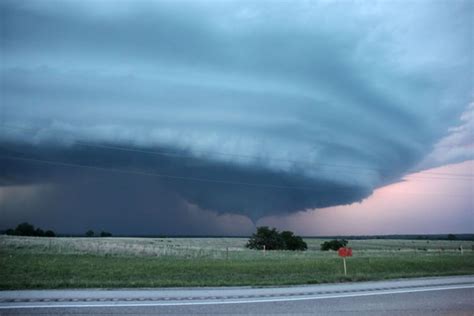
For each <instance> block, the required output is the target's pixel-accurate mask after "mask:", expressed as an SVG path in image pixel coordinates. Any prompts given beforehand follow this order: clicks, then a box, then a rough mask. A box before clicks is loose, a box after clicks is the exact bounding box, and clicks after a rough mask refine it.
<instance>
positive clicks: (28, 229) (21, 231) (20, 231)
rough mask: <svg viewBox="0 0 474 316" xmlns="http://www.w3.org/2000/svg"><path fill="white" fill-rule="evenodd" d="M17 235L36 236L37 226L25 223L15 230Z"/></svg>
mask: <svg viewBox="0 0 474 316" xmlns="http://www.w3.org/2000/svg"><path fill="white" fill-rule="evenodd" d="M15 235H18V236H36V231H35V226H33V225H31V224H30V223H27V222H24V223H21V224H19V225H18V226H17V227H16V228H15Z"/></svg>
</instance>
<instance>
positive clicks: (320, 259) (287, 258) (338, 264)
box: [0, 236, 474, 289]
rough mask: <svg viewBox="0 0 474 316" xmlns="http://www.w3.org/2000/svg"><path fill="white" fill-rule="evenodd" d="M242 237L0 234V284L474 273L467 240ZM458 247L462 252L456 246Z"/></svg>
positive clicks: (252, 281)
mask: <svg viewBox="0 0 474 316" xmlns="http://www.w3.org/2000/svg"><path fill="white" fill-rule="evenodd" d="M246 241H247V239H246V238H44V237H15V236H0V289H22V288H66V287H69V288H71V287H72V288H84V287H158V286H224V285H282V284H308V283H322V282H340V281H357V280H375V279H386V278H400V277H415V276H434V275H455V274H474V252H473V251H472V249H473V244H474V243H473V242H472V241H433V240H429V241H427V240H386V239H385V240H382V239H370V240H350V241H349V246H350V247H352V248H353V250H354V257H352V258H349V259H348V271H349V273H348V276H347V277H346V276H344V274H343V270H342V260H341V259H340V258H338V257H337V254H336V253H335V252H332V251H331V252H323V251H320V250H319V246H320V244H321V243H322V242H323V241H324V240H321V239H315V238H307V239H305V241H306V242H307V243H308V247H309V250H308V251H305V252H291V251H267V252H263V251H255V250H249V249H246V248H245V247H244V245H245V243H246ZM461 245H462V247H463V248H464V254H463V255H461V253H460V252H459V250H458V248H459V246H461Z"/></svg>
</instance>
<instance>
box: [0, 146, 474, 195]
mask: <svg viewBox="0 0 474 316" xmlns="http://www.w3.org/2000/svg"><path fill="white" fill-rule="evenodd" d="M0 159H10V160H19V161H26V162H35V163H43V164H49V165H57V166H62V167H73V168H85V169H89V170H97V171H104V172H117V173H122V174H134V175H142V176H152V177H159V178H167V179H172V180H189V181H197V182H211V183H218V184H226V185H244V186H251V187H265V188H270V189H292V190H306V191H314V192H326V191H323V190H318V189H316V188H314V187H308V186H287V185H276V184H266V183H253V182H240V181H229V180H222V179H209V178H200V177H187V176H176V175H168V174H162V173H156V172H144V171H138V170H123V169H117V168H105V167H98V166H91V165H81V164H75V163H67V162H62V161H52V160H44V159H36V158H25V157H14V156H8V155H0ZM352 190H353V189H350V188H347V189H343V188H339V189H336V190H335V189H331V191H352ZM400 193H401V194H408V195H446V196H455V197H471V195H465V194H447V193H442V192H440V193H436V192H423V193H420V192H398V194H400ZM396 194H397V192H396Z"/></svg>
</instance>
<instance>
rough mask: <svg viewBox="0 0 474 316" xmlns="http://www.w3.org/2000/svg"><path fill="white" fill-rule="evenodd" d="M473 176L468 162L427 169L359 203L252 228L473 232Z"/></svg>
mask: <svg viewBox="0 0 474 316" xmlns="http://www.w3.org/2000/svg"><path fill="white" fill-rule="evenodd" d="M448 174H449V175H448ZM451 174H455V175H461V176H452V175H451ZM473 174H474V160H470V161H465V162H463V163H458V164H452V165H447V166H443V167H439V168H434V169H429V170H426V171H423V172H419V173H414V174H410V175H407V176H406V177H405V178H404V179H405V181H403V182H399V183H395V184H391V185H388V186H385V187H382V188H380V189H377V190H375V191H374V193H373V194H372V195H371V196H370V197H368V198H367V199H365V200H363V201H362V202H361V203H353V204H350V205H344V206H336V207H328V208H323V209H318V210H308V211H305V212H299V213H297V214H293V215H288V216H272V217H266V218H263V219H261V220H259V221H258V223H257V225H258V226H261V225H267V226H274V227H277V228H279V229H289V230H292V231H295V232H297V233H298V234H301V235H352V234H354V235H365V234H368V235H370V234H439V233H474V178H473Z"/></svg>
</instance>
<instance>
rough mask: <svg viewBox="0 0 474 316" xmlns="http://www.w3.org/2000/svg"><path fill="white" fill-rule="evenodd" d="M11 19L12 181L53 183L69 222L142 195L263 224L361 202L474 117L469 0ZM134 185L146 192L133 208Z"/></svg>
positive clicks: (93, 11) (8, 145) (77, 12)
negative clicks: (267, 219) (79, 214)
mask: <svg viewBox="0 0 474 316" xmlns="http://www.w3.org/2000/svg"><path fill="white" fill-rule="evenodd" d="M0 10H1V20H2V22H1V24H2V25H1V27H2V31H1V53H2V55H1V59H2V63H1V66H0V67H1V68H0V72H1V73H0V74H1V97H2V100H1V103H2V112H1V114H2V121H1V124H2V133H1V152H0V154H1V159H2V160H1V163H2V165H3V166H5V168H4V174H3V176H2V184H3V186H5V187H7V186H15V185H25V186H27V185H34V186H36V185H40V186H41V185H43V186H47V187H48V188H50V189H48V190H50V191H52V192H54V194H53V193H50V194H52V195H51V196H48V195H47V194H45V195H44V196H45V199H46V198H47V199H48V202H47V203H46V202H44V203H46V204H47V207H46V206H45V208H47V209H49V210H54V209H62V210H63V211H62V212H67V211H64V210H65V209H68V208H70V205H69V204H71V203H72V202H68V201H71V199H70V198H69V197H71V196H82V197H83V198H78V199H77V201H75V202H74V203H75V204H74V205H75V207H74V208H73V209H74V210H73V211H71V212H80V209H81V205H83V204H82V203H84V206H87V207H86V208H87V209H88V212H91V213H94V212H99V211H101V212H105V213H106V214H108V215H110V214H114V212H115V211H114V209H117V208H116V206H117V205H122V206H123V203H128V204H130V205H129V207H128V208H127V207H125V208H126V210H123V212H125V213H127V214H128V215H127V216H132V214H133V213H134V212H137V214H138V213H139V214H142V213H143V214H145V213H146V214H153V217H158V218H159V217H160V214H162V216H161V218H166V219H167V220H170V219H173V216H176V217H177V218H178V217H179V218H181V217H185V216H184V215H182V213H183V212H181V213H180V211H178V209H181V208H182V205H184V204H186V205H188V204H189V205H195V206H197V207H199V208H201V209H205V210H209V211H212V212H216V213H218V214H222V213H233V214H242V215H245V216H248V217H250V218H252V219H258V218H260V217H262V216H265V215H271V214H278V213H288V212H294V211H299V210H304V209H307V208H319V207H326V206H334V205H341V204H348V203H352V202H355V201H360V200H362V199H364V198H365V197H367V196H369V195H370V194H371V192H372V191H373V190H374V189H375V188H377V187H380V186H382V185H384V184H387V183H390V182H393V181H398V180H399V179H400V178H401V177H402V176H403V175H404V174H406V173H407V172H409V171H413V170H414V169H416V168H417V166H420V163H422V162H423V160H424V159H426V157H427V155H428V154H429V153H430V152H432V151H433V149H434V146H435V145H436V144H437V143H438V142H439V141H440V140H441V139H442V138H443V137H445V136H446V135H447V134H448V132H449V131H450V128H451V131H452V130H453V129H452V128H453V127H454V126H458V125H460V124H461V121H460V120H459V119H460V117H461V115H462V113H465V112H466V111H472V107H471V108H468V104H469V103H470V102H471V101H472V97H473V74H472V69H473V66H474V65H473V57H472V50H473V28H472V19H473V18H474V17H473V12H474V11H473V3H472V2H471V1H406V2H402V1H399V2H386V1H385V2H382V1H381V2H375V3H371V4H370V5H369V4H366V3H365V2H358V1H353V2H346V1H340V2H337V1H336V2H327V1H320V2H311V1H287V2H286V1H257V2H256V1H116V2H110V1H106V2H97V1H53V0H50V1H2V2H1V3H0ZM465 115H467V114H464V116H465ZM117 147H120V149H119V148H117ZM124 149H126V150H124ZM435 149H436V148H435ZM12 157H13V158H12ZM20 158H21V159H20ZM432 160H433V159H430V161H432ZM443 162H446V161H443ZM433 164H435V163H432V162H430V166H433ZM76 165H81V166H93V167H94V168H105V169H113V170H114V171H110V170H109V171H106V170H102V169H100V170H99V169H92V168H85V167H82V168H80V167H77V166H76ZM81 170H86V171H84V173H85V174H87V176H86V175H84V174H82V173H81ZM104 174H107V176H105V175H104ZM111 174H114V176H111ZM122 174H123V177H122V178H120V175H122ZM84 177H87V179H89V180H90V181H89V180H88V181H86V182H87V184H84V181H85V180H84V179H83V178H84ZM116 177H118V178H116ZM135 177H138V178H135ZM140 177H142V178H140ZM146 177H148V178H147V179H146V180H137V179H144V178H146ZM131 178H133V180H131ZM149 178H152V179H153V180H150V179H149ZM94 179H95V180H94ZM97 179H99V180H97ZM96 180H97V181H96ZM100 181H102V182H100ZM98 182H100V184H99V183H98ZM119 183H122V184H123V186H124V187H126V188H128V189H126V190H125V191H126V192H130V191H133V189H134V188H137V186H138V187H140V183H141V187H145V186H146V189H143V190H141V191H140V190H138V189H137V190H135V191H140V192H139V193H138V192H134V193H133V192H132V193H129V194H132V195H133V198H127V197H126V196H127V194H123V192H125V191H123V190H122V189H120V188H117V186H120V185H119ZM91 188H94V189H93V190H92V191H93V193H92V192H91ZM114 188H115V191H114ZM122 191H123V192H122ZM71 192H74V193H71ZM114 192H115V193H114ZM164 196H166V198H165V197H164ZM171 197H173V199H175V200H178V201H180V202H179V203H181V204H180V206H179V207H175V206H170V205H174V204H173V203H175V202H173V203H171V202H170V199H172V198H171ZM36 199H37V200H36V202H35V203H37V205H39V204H41V203H40V202H39V200H40V199H41V198H36ZM38 199H39V200H38ZM91 199H93V200H94V201H97V203H90V202H87V203H86V202H84V201H85V200H91ZM131 200H132V201H135V203H132V202H130V201H131ZM136 201H140V203H137V202H136ZM38 203H39V204H38ZM176 203H177V202H176ZM46 204H45V205H46ZM8 205H10V206H9V210H10V211H5V212H6V213H8V212H11V213H15V212H17V211H15V205H17V203H16V204H15V203H13V202H11V203H10V202H9V204H8ZM192 207H194V206H192ZM31 208H32V207H31ZM94 208H95V209H94ZM173 209H176V210H177V211H176V213H173V211H172V210H173ZM106 210H107V211H106ZM144 210H146V211H144ZM170 210H171V211H170ZM140 212H141V213H140ZM178 213H179V214H178ZM8 214H10V213H8ZM143 214H142V215H143ZM63 215H64V214H63ZM116 215H117V216H119V214H116ZM142 215H140V216H142ZM143 216H144V218H145V217H146V216H145V215H143Z"/></svg>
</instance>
